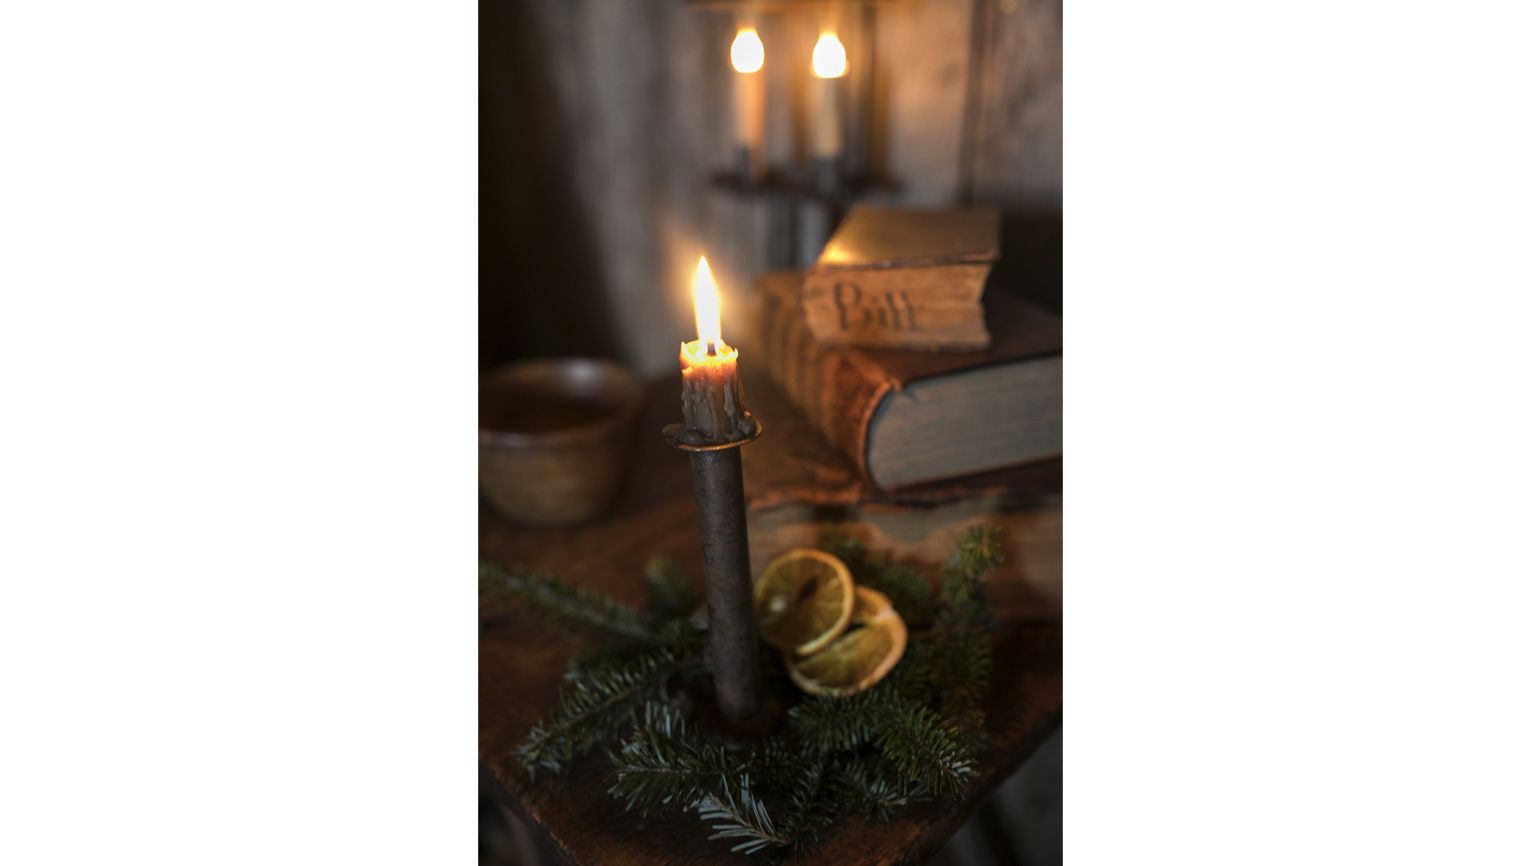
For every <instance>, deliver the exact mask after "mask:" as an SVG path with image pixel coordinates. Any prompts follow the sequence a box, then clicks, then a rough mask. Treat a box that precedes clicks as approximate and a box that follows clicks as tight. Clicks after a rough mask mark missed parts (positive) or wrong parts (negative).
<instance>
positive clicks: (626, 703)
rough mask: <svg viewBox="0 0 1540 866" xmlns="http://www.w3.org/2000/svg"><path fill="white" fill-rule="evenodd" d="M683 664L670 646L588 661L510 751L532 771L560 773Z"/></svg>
mask: <svg viewBox="0 0 1540 866" xmlns="http://www.w3.org/2000/svg"><path fill="white" fill-rule="evenodd" d="M682 664H683V659H682V658H681V654H680V652H679V650H678V649H677V648H675V647H652V648H647V649H643V650H633V651H631V652H630V653H616V654H611V655H608V656H606V657H605V658H603V659H602V660H601V661H594V662H591V663H590V665H589V666H588V667H587V668H586V669H585V670H584V672H583V674H582V676H579V677H576V678H573V679H572V680H570V681H569V682H568V684H567V686H566V687H565V688H564V689H563V690H562V693H561V696H560V697H559V698H558V700H557V704H556V709H555V710H553V711H552V712H551V713H550V714H549V715H548V716H546V718H545V719H543V720H542V721H541V722H540V723H539V724H537V725H535V727H533V728H532V729H530V732H529V733H528V734H527V735H526V736H525V738H524V742H523V743H521V744H520V745H519V747H518V749H517V750H516V751H515V754H516V755H517V756H518V759H519V762H520V763H522V764H523V765H524V767H525V768H526V769H527V770H528V771H529V774H530V775H531V776H534V775H535V773H536V772H537V771H539V770H541V769H546V770H551V771H553V772H559V771H560V770H561V769H562V768H563V767H564V766H566V764H567V762H569V761H571V760H572V758H573V756H575V755H579V754H582V753H583V752H586V751H588V750H589V749H591V748H593V747H594V746H595V745H597V744H598V743H600V742H601V741H603V740H605V739H607V738H609V737H611V736H614V735H615V734H616V733H617V732H618V731H619V730H620V729H621V728H622V727H624V726H625V724H626V723H628V722H629V721H631V720H632V719H633V718H634V713H635V711H636V709H637V708H638V707H639V706H641V704H642V703H643V702H644V701H645V700H646V699H647V697H648V696H649V695H650V694H651V693H653V692H656V691H660V690H661V689H662V687H663V684H664V682H665V681H666V680H667V679H668V677H669V676H670V675H672V674H673V673H674V672H675V671H676V670H678V669H679V668H680V667H681V665H682Z"/></svg>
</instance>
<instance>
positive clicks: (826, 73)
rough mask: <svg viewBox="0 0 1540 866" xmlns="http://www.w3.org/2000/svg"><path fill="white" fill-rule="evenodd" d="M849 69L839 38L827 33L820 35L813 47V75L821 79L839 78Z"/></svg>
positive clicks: (843, 47)
mask: <svg viewBox="0 0 1540 866" xmlns="http://www.w3.org/2000/svg"><path fill="white" fill-rule="evenodd" d="M849 68H850V67H849V64H847V63H846V62H845V46H844V45H843V44H841V43H840V39H839V37H838V36H835V35H834V34H833V33H829V32H827V31H826V32H824V33H823V34H822V35H820V36H819V37H818V43H817V44H816V45H814V46H813V74H814V75H816V76H818V77H819V78H839V77H840V76H842V75H844V74H845V71H846V70H847V69H849Z"/></svg>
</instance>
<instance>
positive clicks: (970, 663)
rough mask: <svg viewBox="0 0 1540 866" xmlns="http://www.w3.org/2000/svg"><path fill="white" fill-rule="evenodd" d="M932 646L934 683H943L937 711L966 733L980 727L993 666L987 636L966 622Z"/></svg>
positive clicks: (977, 627) (981, 628) (978, 628)
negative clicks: (943, 686) (933, 648)
mask: <svg viewBox="0 0 1540 866" xmlns="http://www.w3.org/2000/svg"><path fill="white" fill-rule="evenodd" d="M933 646H934V647H935V650H934V652H932V653H931V667H932V671H931V673H932V676H933V677H934V678H935V679H934V680H933V681H934V682H937V683H945V684H946V687H945V688H943V689H941V690H940V692H939V695H940V703H939V705H938V706H937V710H938V711H939V712H940V713H941V716H942V717H943V718H945V719H947V720H948V721H951V722H953V723H954V724H956V725H957V726H958V727H959V728H962V729H963V730H965V731H969V730H971V729H975V728H980V727H982V721H983V709H982V706H983V702H984V696H985V695H986V694H987V693H988V690H989V674H990V671H991V669H992V668H993V667H994V660H993V659H992V658H991V657H990V653H989V633H988V632H986V631H985V630H984V628H983V627H982V626H979V625H975V624H971V623H969V624H965V625H963V626H961V627H958V628H957V629H956V630H954V631H953V632H952V633H950V634H947V635H944V636H942V637H941V638H940V639H939V640H938V641H937V642H936V643H935V644H933Z"/></svg>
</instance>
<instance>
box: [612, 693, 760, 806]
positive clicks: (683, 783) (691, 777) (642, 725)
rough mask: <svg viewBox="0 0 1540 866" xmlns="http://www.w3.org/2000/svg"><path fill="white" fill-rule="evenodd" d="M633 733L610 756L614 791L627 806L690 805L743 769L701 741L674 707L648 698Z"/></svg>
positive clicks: (737, 763)
mask: <svg viewBox="0 0 1540 866" xmlns="http://www.w3.org/2000/svg"><path fill="white" fill-rule="evenodd" d="M641 715H642V718H641V721H640V722H639V724H638V726H637V729H636V732H635V733H633V734H632V736H631V738H630V739H629V740H628V741H627V742H626V744H625V745H624V746H622V747H621V749H620V751H619V753H617V754H613V755H611V756H610V763H611V764H612V765H613V766H614V768H615V783H614V784H613V785H611V786H610V789H609V792H610V794H611V795H612V796H614V797H617V798H621V799H624V800H625V801H626V808H627V809H640V810H641V812H642V814H644V815H645V814H647V813H648V812H649V811H651V810H653V809H658V808H663V807H673V808H683V809H689V808H692V807H694V806H695V805H696V804H697V803H699V802H700V801H701V800H703V799H705V798H706V797H707V796H709V795H710V794H711V793H712V790H713V788H714V787H715V786H716V784H717V782H718V781H719V780H721V779H723V778H725V777H726V776H729V775H738V774H741V773H742V772H743V771H744V766H743V764H742V763H741V762H739V761H737V760H735V759H733V758H731V757H729V755H728V754H727V750H726V749H724V748H722V747H721V746H718V745H713V744H709V743H701V742H699V741H698V739H697V737H696V736H695V734H694V732H693V731H692V730H691V729H690V728H689V726H688V725H686V724H685V721H684V718H683V716H681V715H680V714H679V711H678V710H676V709H675V708H674V707H672V706H670V705H668V704H664V703H659V702H649V703H648V704H647V705H646V707H645V708H644V709H643V712H642V714H641Z"/></svg>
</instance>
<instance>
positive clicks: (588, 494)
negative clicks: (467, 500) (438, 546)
mask: <svg viewBox="0 0 1540 866" xmlns="http://www.w3.org/2000/svg"><path fill="white" fill-rule="evenodd" d="M643 393H644V392H643V388H642V383H641V382H640V381H638V379H637V377H636V375H635V374H634V373H632V372H631V371H630V370H628V369H626V368H625V367H624V366H622V365H620V364H617V363H615V362H614V361H605V360H602V359H598V358H552V359H546V360H539V361H521V362H518V363H514V364H509V365H506V366H503V367H499V368H497V369H495V370H493V371H491V372H489V373H487V374H485V375H483V376H482V379H481V418H480V426H481V490H482V493H483V494H484V495H485V496H486V497H487V499H488V500H490V501H491V502H492V504H493V505H494V506H495V507H496V508H497V510H498V511H501V512H502V513H503V514H504V515H506V516H507V517H509V518H511V519H513V520H517V521H519V522H521V523H528V524H533V525H536V526H566V525H568V524H573V523H581V522H582V521H585V520H589V519H591V518H593V517H596V516H598V515H599V514H601V513H602V512H603V511H604V510H605V509H607V508H609V507H610V506H611V505H613V504H614V502H615V500H616V498H617V497H618V496H619V495H620V491H621V488H622V487H623V486H624V484H625V479H626V470H627V469H629V468H630V463H631V455H632V452H633V450H634V448H635V445H636V428H637V422H638V420H639V419H640V417H641V410H642V402H643Z"/></svg>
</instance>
